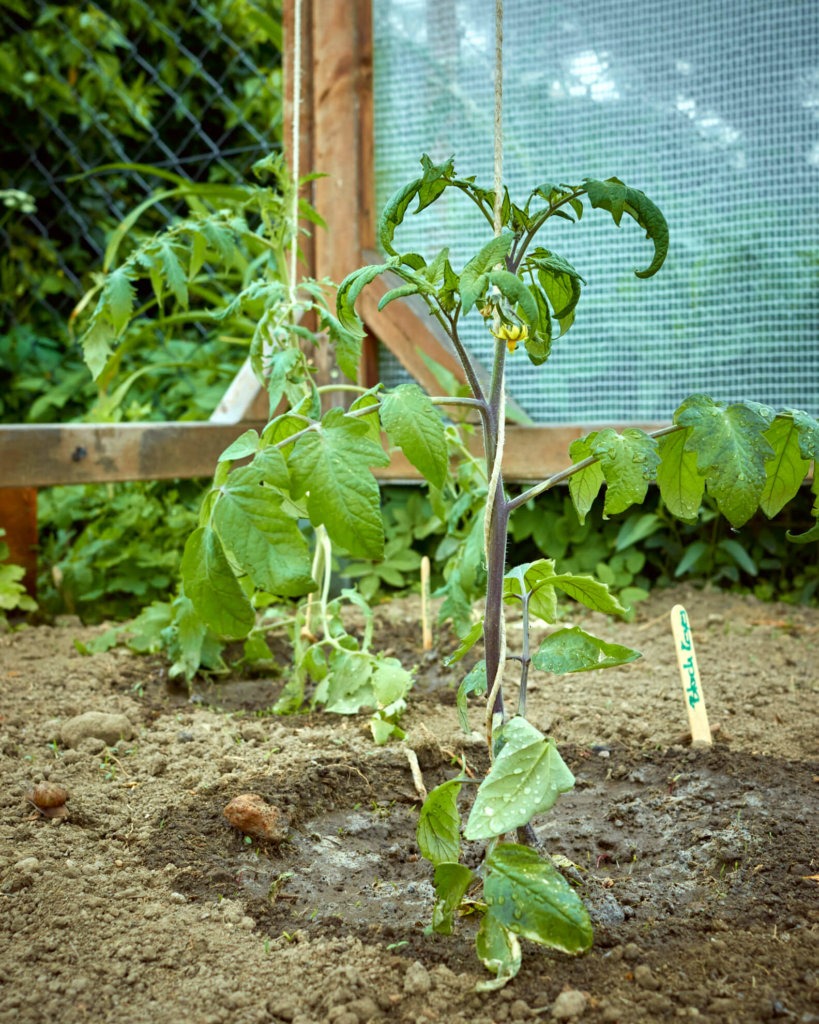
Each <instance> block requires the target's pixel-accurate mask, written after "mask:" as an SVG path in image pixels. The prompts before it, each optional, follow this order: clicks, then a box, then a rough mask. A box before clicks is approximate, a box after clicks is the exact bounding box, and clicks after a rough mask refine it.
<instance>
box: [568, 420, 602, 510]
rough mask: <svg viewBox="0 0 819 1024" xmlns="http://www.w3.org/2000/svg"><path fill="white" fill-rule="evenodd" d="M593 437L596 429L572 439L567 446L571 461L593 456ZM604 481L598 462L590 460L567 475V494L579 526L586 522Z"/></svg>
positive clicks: (579, 460)
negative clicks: (586, 464)
mask: <svg viewBox="0 0 819 1024" xmlns="http://www.w3.org/2000/svg"><path fill="white" fill-rule="evenodd" d="M595 437H597V431H593V432H592V433H591V434H587V435H586V437H579V438H578V439H577V440H576V441H572V443H571V445H570V446H569V455H570V457H571V460H572V462H573V463H578V462H583V461H584V460H585V459H588V458H591V457H593V456H594V452H593V450H592V443H593V442H594V439H595ZM604 483H605V477H604V476H603V470H602V469H601V468H600V463H599V462H592V463H590V464H589V465H588V466H585V467H584V468H583V469H579V470H577V472H575V473H572V475H571V476H570V477H569V495H570V496H571V499H572V504H573V505H574V507H575V511H576V512H577V518H578V519H579V520H580V525H581V526H582V525H583V523H585V522H586V516H587V515H588V514H589V511H590V509H591V507H592V505H593V504H594V502H595V500H596V498H597V495H598V494H599V493H600V488H601V487H602V486H603V484H604Z"/></svg>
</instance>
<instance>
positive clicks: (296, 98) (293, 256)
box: [288, 0, 302, 305]
mask: <svg viewBox="0 0 819 1024" xmlns="http://www.w3.org/2000/svg"><path fill="white" fill-rule="evenodd" d="M301 5H302V0H294V3H293V125H292V129H293V132H292V137H291V143H290V176H291V178H292V179H293V205H292V208H291V211H290V222H291V224H290V226H291V230H292V232H293V238H292V240H291V244H290V275H289V277H290V280H289V281H288V292H289V297H290V302H291V305H292V304H295V301H296V274H297V273H298V261H299V174H300V169H299V156H300V150H301Z"/></svg>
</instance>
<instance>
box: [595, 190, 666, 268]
mask: <svg viewBox="0 0 819 1024" xmlns="http://www.w3.org/2000/svg"><path fill="white" fill-rule="evenodd" d="M583 184H584V186H585V189H586V194H587V195H588V197H589V202H590V203H591V205H592V207H595V208H601V209H603V210H608V211H609V213H610V214H611V215H612V217H613V219H614V223H615V224H617V226H618V227H619V225H620V220H621V218H622V216H623V214H624V213H627V214H628V215H629V216H630V217H633V218H634V220H636V221H637V223H638V224H639V225H640V227H641V228H643V229H644V230H645V233H646V238H650V239H651V240H652V241H653V242H654V258H653V259H652V261H651V264H650V265H649V266H648V267H647V268H646V269H645V270H635V271H634V273H635V275H636V276H637V277H652V276H653V275H654V274H656V273H657V271H658V270H659V269H660V267H661V266H662V265H663V263H664V262H665V258H666V256H667V255H668V224H667V223H666V220H665V217H664V216H663V215H662V212H661V211H660V209H659V208H658V207H657V206H655V205H654V203H653V202H652V201H651V200H650V199H649V198H648V196H647V195H645V193H643V192H640V191H639V189H636V188H629V187H628V185H625V184H623V182H622V181H620V180H619V178H607V179H606V180H605V181H597V180H596V179H594V178H586V179H585V181H584V182H583Z"/></svg>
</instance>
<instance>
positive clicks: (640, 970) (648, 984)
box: [634, 964, 660, 991]
mask: <svg viewBox="0 0 819 1024" xmlns="http://www.w3.org/2000/svg"><path fill="white" fill-rule="evenodd" d="M634 980H635V981H636V982H637V984H638V985H639V986H640V988H645V989H649V990H650V991H656V990H657V989H658V988H659V987H660V982H659V980H658V979H657V978H655V977H654V974H653V973H652V970H651V968H650V967H649V966H648V964H640V965H639V966H637V967H635V968H634Z"/></svg>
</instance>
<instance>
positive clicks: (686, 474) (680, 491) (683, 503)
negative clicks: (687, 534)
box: [657, 428, 705, 523]
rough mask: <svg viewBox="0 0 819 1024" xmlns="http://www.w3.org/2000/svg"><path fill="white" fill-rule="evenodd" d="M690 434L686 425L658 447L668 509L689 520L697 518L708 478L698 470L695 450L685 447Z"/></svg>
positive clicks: (659, 472)
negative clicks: (685, 427)
mask: <svg viewBox="0 0 819 1024" xmlns="http://www.w3.org/2000/svg"><path fill="white" fill-rule="evenodd" d="M690 433H691V431H690V429H688V428H687V429H685V430H677V431H675V432H674V433H673V434H666V435H665V436H663V437H661V438H660V439H659V445H658V448H657V450H658V453H659V456H660V465H659V466H658V467H657V484H658V485H659V488H660V496H661V497H662V499H663V502H664V503H665V506H666V508H667V509H668V511H669V512H670V513H671V514H672V515H673V516H676V517H677V518H678V519H682V520H683V522H686V523H693V522H695V521H696V519H697V516H698V515H699V512H700V507H701V505H702V496H703V494H704V493H705V477H702V476H700V474H699V473H698V472H697V455H696V452H693V451H690V450H689V449H688V448H687V447H686V445H687V442H688V436H689V434H690Z"/></svg>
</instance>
